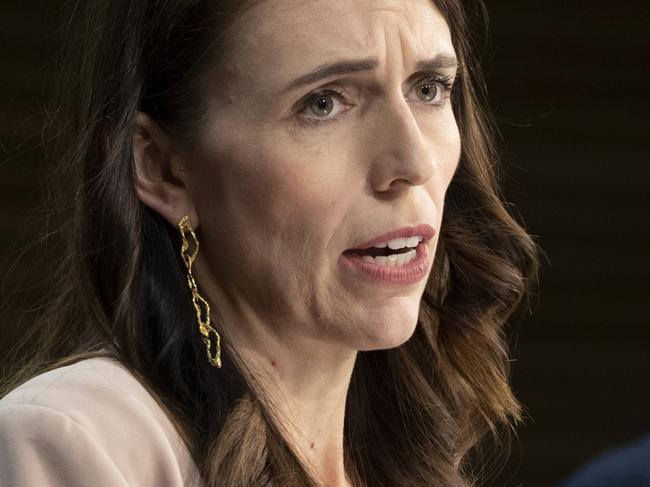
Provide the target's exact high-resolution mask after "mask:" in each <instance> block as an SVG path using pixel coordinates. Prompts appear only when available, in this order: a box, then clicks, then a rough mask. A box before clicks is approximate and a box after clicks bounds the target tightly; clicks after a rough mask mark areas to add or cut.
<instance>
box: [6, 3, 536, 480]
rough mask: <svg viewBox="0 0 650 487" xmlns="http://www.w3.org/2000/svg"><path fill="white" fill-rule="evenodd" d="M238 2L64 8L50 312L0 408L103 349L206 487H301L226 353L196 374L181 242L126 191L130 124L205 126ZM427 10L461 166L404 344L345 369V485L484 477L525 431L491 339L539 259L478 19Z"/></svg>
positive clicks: (278, 432)
mask: <svg viewBox="0 0 650 487" xmlns="http://www.w3.org/2000/svg"><path fill="white" fill-rule="evenodd" d="M75 3H76V5H74V4H75ZM254 3H256V2H254V1H242V0H240V1H237V0H227V1H222V0H220V1H214V0H210V1H207V0H183V1H180V0H97V1H94V2H73V3H72V4H71V8H70V11H71V15H70V20H69V29H68V31H69V34H68V38H67V46H68V48H67V49H66V51H65V52H66V54H65V56H66V57H65V62H64V64H63V65H62V68H61V70H60V71H61V80H60V83H59V98H58V101H57V104H56V106H55V107H54V108H55V109H54V112H55V113H56V114H57V115H58V116H59V117H60V119H61V122H60V123H59V124H57V125H56V129H57V131H58V133H57V137H56V140H57V142H58V144H59V145H60V147H59V149H58V152H57V159H59V160H60V164H59V165H58V166H57V168H56V169H54V170H53V171H52V174H53V176H56V178H55V179H54V182H53V185H52V187H51V191H50V196H51V205H52V206H51V207H52V208H55V209H57V211H58V215H59V219H58V221H60V225H58V228H59V229H58V231H57V234H56V235H55V238H60V241H61V242H64V243H65V249H64V251H63V252H61V254H62V255H61V259H60V263H59V266H58V271H57V272H56V273H55V277H54V279H56V283H54V282H53V283H52V284H53V285H52V289H53V294H52V298H51V302H50V304H49V307H48V309H47V311H46V312H43V313H42V314H41V315H40V318H39V319H38V320H37V322H36V323H34V324H33V325H32V326H30V327H29V329H28V330H27V331H26V332H25V334H24V335H23V338H22V341H21V343H19V344H17V346H16V347H15V348H14V353H13V355H12V356H11V357H10V358H9V359H6V363H7V364H8V365H9V366H11V368H9V369H7V370H8V371H9V374H6V373H5V374H4V375H5V377H4V378H3V383H2V386H1V388H0V395H4V394H6V393H7V392H8V391H9V390H10V389H11V388H13V387H15V386H16V385H18V384H20V383H22V382H24V381H25V380H27V379H28V378H30V377H32V376H34V375H36V374H38V373H40V372H43V371H45V370H47V369H51V368H54V367H58V366H61V365H64V364H66V363H72V362H74V361H77V360H79V359H82V358H86V357H90V356H98V355H109V356H112V357H114V358H116V359H118V360H120V361H121V362H122V363H123V364H125V365H126V366H127V367H128V368H129V369H130V370H132V371H133V373H134V374H135V375H136V376H137V377H138V378H139V379H140V380H141V381H142V383H143V385H145V386H146V387H147V388H148V389H149V390H150V391H151V392H152V394H153V395H154V396H155V397H156V399H157V400H158V401H159V403H160V404H161V406H162V407H163V408H164V409H165V411H166V413H167V414H168V415H169V417H170V419H171V420H172V422H173V423H174V425H175V426H176V428H177V429H178V431H179V433H180V434H181V436H182V438H183V439H184V441H185V442H186V444H187V446H188V448H189V449H190V451H191V453H192V455H193V457H194V459H195V461H196V463H197V465H198V466H199V469H200V471H201V474H202V476H203V479H204V481H205V483H206V485H207V486H214V487H216V486H223V485H228V486H264V485H269V486H270V485H273V486H283V487H284V486H296V487H298V486H300V487H307V486H313V487H316V486H317V485H319V484H318V481H317V479H316V478H314V475H313V473H311V472H310V471H309V470H308V468H306V467H305V465H304V464H303V462H302V461H301V457H300V454H299V452H297V451H295V450H294V449H293V448H292V446H291V445H290V444H289V443H288V442H287V441H286V440H285V438H286V434H285V432H284V431H283V430H282V429H281V427H280V426H279V424H278V422H277V421H276V420H275V419H274V418H275V414H274V409H273V407H272V406H271V403H270V401H268V398H265V397H264V395H263V393H262V392H261V388H259V387H258V385H256V384H255V383H254V382H253V381H252V380H251V379H250V375H249V374H246V369H245V365H244V364H243V363H242V361H241V360H239V359H238V357H237V354H236V352H235V351H234V350H232V349H231V348H229V347H228V344H227V343H224V344H223V345H222V360H223V366H222V368H220V369H216V368H214V367H212V366H211V365H210V364H209V363H208V362H207V361H206V358H205V347H204V344H203V343H202V342H201V340H200V337H199V336H197V334H196V330H195V327H194V326H193V323H194V319H195V317H194V312H195V311H194V309H193V307H192V303H191V300H190V299H189V291H188V288H187V283H186V281H185V276H184V274H183V262H182V261H181V258H180V256H179V252H178V249H179V248H180V239H179V235H178V231H177V229H175V228H172V227H171V226H170V225H169V224H168V223H167V222H166V221H165V220H163V219H162V218H161V217H160V216H159V215H158V214H157V213H155V212H154V211H152V210H150V209H148V208H147V207H145V206H144V205H143V204H142V203H140V201H139V200H138V199H137V197H136V194H135V191H134V177H135V173H134V165H133V152H132V137H133V126H132V120H133V117H134V114H135V112H136V111H138V110H140V111H144V112H146V113H148V114H150V115H151V116H152V117H155V118H156V120H158V121H160V123H161V125H162V126H163V127H165V129H166V130H169V132H170V133H173V134H176V135H178V136H179V137H180V138H181V139H183V138H184V139H186V140H189V139H190V138H191V137H192V133H193V132H194V130H193V128H195V127H196V125H197V123H199V122H200V120H201V105H200V103H199V100H198V99H197V98H198V95H197V90H195V89H194V87H195V86H196V83H194V81H195V80H198V79H199V78H200V76H201V75H202V73H203V72H204V71H205V69H206V66H207V65H208V64H210V63H214V62H215V60H214V59H213V58H212V57H211V56H208V55H205V53H207V52H215V53H220V52H221V51H223V50H225V49H226V47H225V46H222V44H225V43H224V41H223V38H224V37H225V33H226V32H227V29H228V28H229V27H230V26H231V25H232V24H233V22H235V21H236V20H237V18H238V16H239V15H241V14H242V13H243V12H244V11H245V10H246V9H247V8H249V7H251V6H252V5H253V4H254ZM435 4H436V5H437V7H438V8H439V10H440V11H441V12H442V14H443V16H444V17H445V18H446V19H447V22H448V24H449V26H450V30H451V33H452V39H453V42H454V47H455V49H456V52H457V55H458V57H459V61H460V71H459V76H460V78H459V80H460V81H459V82H460V86H459V88H458V90H457V92H456V94H455V95H454V97H455V98H454V100H453V103H454V110H455V113H456V118H457V120H458V124H459V128H460V131H461V140H462V154H461V160H460V164H459V166H458V169H457V171H456V174H455V175H454V179H453V180H452V182H451V185H450V186H449V189H448V192H447V196H446V200H445V212H444V218H443V223H442V227H441V233H440V239H439V244H438V248H437V252H436V256H435V260H434V268H433V270H432V272H431V275H430V278H429V281H428V283H427V288H426V291H425V294H424V296H423V298H422V301H421V305H420V318H419V321H418V325H417V328H416V331H415V333H414V335H413V336H412V337H411V339H410V340H408V341H407V342H406V343H404V344H403V345H402V346H399V347H397V348H394V349H389V350H380V351H371V352H360V353H359V355H358V357H357V362H356V365H355V369H354V371H353V375H352V379H351V384H350V388H349V392H348V397H347V406H346V417H345V455H346V457H345V463H346V465H345V467H346V470H348V471H349V472H350V475H351V479H352V481H353V483H354V485H355V486H368V487H381V486H385V487H396V486H399V487H423V486H431V485H435V486H441V487H442V486H446V487H461V486H470V485H474V484H475V483H476V482H478V481H480V480H483V479H481V478H480V476H479V474H478V472H480V471H483V472H485V470H486V469H485V465H484V462H485V461H486V458H485V457H484V455H482V454H481V447H482V445H484V442H485V441H486V440H490V439H491V440H494V441H496V443H497V444H498V445H499V448H504V445H503V443H504V442H503V441H502V436H504V435H506V436H508V434H509V433H510V432H511V431H512V430H513V428H514V425H516V423H517V422H519V421H520V420H521V419H522V407H521V405H520V404H519V403H518V401H517V399H516V398H515V397H514V395H513V392H512V390H511V388H510V385H509V350H508V342H507V336H506V325H507V320H508V319H509V318H510V317H511V316H513V313H514V312H515V311H516V310H517V309H518V307H519V305H520V303H521V301H522V299H523V298H524V297H525V296H526V295H527V294H528V293H529V292H530V290H531V287H532V285H533V284H534V283H535V281H536V278H537V271H538V248H537V246H536V244H535V243H534V241H533V240H532V238H531V236H529V235H528V234H527V233H526V231H525V230H524V229H523V227H522V226H521V225H520V224H519V223H518V222H517V221H515V219H514V218H513V216H512V215H511V214H510V213H509V211H508V209H507V207H506V204H505V203H504V201H503V197H502V195H501V194H500V190H499V180H498V175H497V174H496V173H495V161H498V154H497V151H496V150H495V137H496V132H495V129H494V123H493V121H492V120H491V118H490V115H489V112H488V111H487V109H486V108H485V107H486V94H485V88H484V84H483V81H482V79H481V75H480V70H479V66H478V65H477V62H476V57H475V54H474V48H473V44H472V42H471V38H472V36H470V30H471V29H472V28H473V27H472V26H473V25H474V23H477V22H476V21H477V19H479V20H480V18H481V17H482V16H483V15H484V14H485V12H484V8H483V6H482V4H481V3H480V2H460V1H459V0H435ZM81 41H83V42H81ZM220 49H221V51H220ZM70 187H74V188H75V191H74V194H72V195H70V194H67V193H69V191H67V188H70ZM64 188H66V190H64ZM54 284H56V285H54ZM505 443H506V444H507V441H506V442H505Z"/></svg>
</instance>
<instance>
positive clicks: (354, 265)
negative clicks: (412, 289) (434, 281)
mask: <svg viewBox="0 0 650 487" xmlns="http://www.w3.org/2000/svg"><path fill="white" fill-rule="evenodd" d="M416 252H417V255H416V256H415V259H413V260H412V261H411V262H409V263H408V264H404V265H401V266H387V265H381V264H376V263H374V262H368V261H366V260H363V259H362V258H361V256H359V255H356V254H342V255H341V264H342V265H343V267H344V268H345V269H347V270H348V271H351V272H352V273H354V274H355V275H357V276H359V277H361V278H363V279H366V280H368V281H371V282H380V283H387V284H414V283H416V282H420V281H421V280H422V279H424V278H425V277H426V276H427V275H428V274H429V251H428V248H427V246H426V244H425V243H424V242H420V244H419V245H418V246H417V247H416Z"/></svg>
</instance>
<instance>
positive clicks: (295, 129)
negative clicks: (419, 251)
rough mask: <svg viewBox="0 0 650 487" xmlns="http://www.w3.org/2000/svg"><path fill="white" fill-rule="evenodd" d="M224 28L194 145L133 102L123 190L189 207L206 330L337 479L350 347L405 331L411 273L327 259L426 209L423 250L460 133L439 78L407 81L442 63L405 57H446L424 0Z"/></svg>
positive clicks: (411, 303) (384, 341) (290, 4)
mask: <svg viewBox="0 0 650 487" xmlns="http://www.w3.org/2000/svg"><path fill="white" fill-rule="evenodd" d="M230 41H231V43H230V44H231V46H233V49H234V50H233V51H232V55H231V56H230V57H229V58H228V59H227V60H226V62H225V64H223V65H222V66H220V67H219V69H218V70H217V71H216V72H215V73H214V74H213V75H212V76H211V77H210V79H209V82H208V83H207V85H206V86H205V91H204V96H205V103H206V107H207V109H208V117H207V120H206V124H205V126H204V127H203V131H202V134H201V137H200V142H199V144H200V147H198V149H199V150H198V153H199V154H200V157H198V158H193V159H191V158H189V157H188V156H187V155H186V154H185V153H184V152H183V151H182V150H181V149H179V147H180V144H176V143H175V141H173V140H170V139H169V138H168V137H167V136H166V134H165V133H164V132H162V131H161V130H160V128H159V127H158V126H157V125H156V123H155V121H153V120H152V119H151V118H150V117H148V116H147V115H145V114H142V113H139V114H138V115H137V117H136V132H135V136H134V155H135V161H136V169H137V174H138V181H137V193H138V197H139V198H140V200H141V201H142V202H143V203H144V204H146V205H148V206H150V207H151V208H153V209H154V210H156V211H158V212H159V213H160V214H161V215H162V216H163V217H165V218H166V219H167V220H168V221H169V222H170V223H171V224H172V225H174V226H176V225H177V223H178V220H179V219H180V218H181V217H182V216H183V215H186V214H187V215H189V216H190V219H191V222H192V225H193V226H194V227H195V228H197V229H198V230H197V233H198V237H199V241H200V245H201V247H200V251H199V258H198V260H197V263H196V264H195V277H196V279H197V281H198V283H199V287H200V289H201V293H202V294H203V296H204V297H205V298H206V299H207V300H208V302H210V303H211V305H212V308H213V310H216V311H217V314H218V316H219V318H218V320H216V323H215V327H216V328H217V329H218V330H219V331H220V332H222V333H223V334H222V346H223V343H224V340H226V338H223V336H226V337H227V342H228V343H229V344H230V345H231V346H232V347H233V348H234V349H235V350H237V352H238V353H240V354H241V356H242V358H243V359H244V361H245V363H246V364H247V366H248V367H249V368H251V369H252V370H253V371H254V372H255V374H256V377H257V378H258V380H260V381H261V382H262V384H263V385H264V387H265V390H266V391H267V392H268V393H269V396H270V397H271V398H272V399H273V401H274V402H275V403H276V404H277V406H278V407H279V409H280V413H281V421H282V422H283V424H284V425H286V426H287V428H288V431H289V432H290V436H291V441H293V442H295V444H296V445H297V447H298V449H299V451H301V452H302V454H303V455H304V458H305V460H306V461H307V462H308V463H309V464H310V465H311V466H312V467H313V468H314V470H315V472H316V474H317V475H318V478H319V479H322V481H323V485H328V486H346V485H351V484H350V483H349V480H348V478H347V476H346V472H345V469H344V466H343V465H344V463H343V419H344V411H345V400H346V393H347V390H348V386H349V380H350V377H351V374H352V370H353V367H354V363H355V359H356V355H357V352H358V351H363V350H378V349H387V348H391V347H397V346H399V345H401V344H402V343H404V342H405V341H407V340H408V339H409V338H410V337H411V335H412V334H413V332H414V329H415V326H416V323H417V318H418V311H419V302H420V298H421V296H422V293H423V291H424V287H425V282H426V280H425V279H423V280H422V281H421V282H418V283H415V284H406V285H405V284H401V285H396V284H381V283H373V282H369V281H364V280H361V279H359V278H358V277H355V276H353V275H352V274H351V273H349V272H347V271H345V269H344V268H343V267H342V266H341V265H340V261H339V259H340V257H341V254H342V252H343V251H345V250H346V249H350V248H352V247H354V246H355V244H359V243H362V242H365V241H367V240H370V239H371V238H374V237H376V236H378V235H380V234H383V233H385V232H387V231H390V230H394V229H397V228H401V227H403V226H407V225H414V224H419V223H428V224H430V225H431V226H432V227H433V228H434V229H436V232H437V234H436V237H434V239H432V240H431V241H429V243H428V249H429V259H430V260H433V256H434V254H435V249H436V246H437V241H438V238H437V235H438V234H439V232H440V223H441V220H442V214H443V204H444V197H445V193H446V190H447V187H448V185H449V183H450V181H451V179H452V177H453V174H454V172H455V170H456V167H457V165H458V160H459V156H460V136H459V132H458V127H457V124H456V121H455V118H454V114H453V111H452V107H451V103H450V102H449V100H448V99H447V93H446V92H445V93H444V94H443V96H442V97H441V98H440V99H439V100H438V101H436V100H433V101H427V100H426V99H423V98H422V84H423V83H424V84H426V83H425V81H426V80H427V79H430V78H431V77H432V75H437V76H441V77H452V78H453V77H454V76H455V73H456V69H455V68H454V67H446V68H442V69H440V70H438V71H436V72H435V73H433V72H422V71H418V70H417V69H416V68H415V64H416V63H417V62H418V61H420V60H424V59H429V58H431V57H433V56H436V55H439V54H440V55H446V56H449V57H453V56H454V50H453V46H452V42H451V37H450V33H449V29H448V26H447V25H446V23H445V21H444V19H443V17H442V15H441V14H440V12H439V11H438V10H437V9H436V7H435V6H433V5H432V3H431V2H430V1H429V0H403V1H395V0H392V1H390V0H355V1H354V2H350V1H347V0H306V1H301V2H295V1H294V0H268V1H266V2H264V3H262V4H261V5H259V6H257V7H255V8H253V9H252V10H250V11H249V12H247V13H246V14H245V16H244V17H243V18H242V19H241V20H240V21H239V22H238V23H237V24H236V25H235V27H234V28H233V30H232V32H231V37H230ZM366 57H376V58H377V60H378V61H379V65H378V66H377V67H376V68H374V69H372V70H370V71H363V72H358V73H351V74H343V75H335V76H331V77H329V78H326V79H324V80H320V81H317V82H315V83H312V84H310V85H307V86H302V87H300V88H296V89H294V90H292V91H288V92H285V91H283V90H284V88H285V87H286V85H287V84H288V83H289V82H290V81H291V80H293V79H294V78H297V77H298V76H300V75H303V74H305V73H307V72H309V71H312V70H313V69H314V68H316V67H317V66H320V65H321V64H324V63H327V62H335V61H339V60H341V59H357V58H366ZM327 89H335V90H337V91H340V92H341V93H342V95H341V96H338V95H334V96H332V97H331V98H328V100H331V103H332V105H330V107H331V112H330V113H329V114H327V113H325V114H324V113H323V111H322V110H321V111H318V103H317V102H313V103H311V105H309V104H307V102H306V100H305V99H306V98H307V97H308V95H309V94H311V93H314V92H318V91H323V90H327ZM439 89H440V90H443V91H444V89H443V88H442V86H440V87H439ZM321 106H322V105H321ZM311 108H315V109H316V112H314V111H312V110H311ZM307 119H309V120H311V121H312V123H311V124H307V122H308V121H309V120H307ZM325 119H327V120H331V121H332V122H331V123H325V122H324V121H323V120H325ZM217 373H218V372H217Z"/></svg>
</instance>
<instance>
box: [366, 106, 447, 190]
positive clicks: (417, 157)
mask: <svg viewBox="0 0 650 487" xmlns="http://www.w3.org/2000/svg"><path fill="white" fill-rule="evenodd" d="M375 115H376V118H375V120H376V121H375V122H374V124H373V126H374V127H375V130H373V131H372V132H373V133H372V134H367V135H371V142H370V147H371V169H370V184H371V185H372V188H373V189H374V190H375V191H376V192H386V191H403V190H405V189H407V188H409V187H411V186H417V185H421V184H424V183H426V182H427V181H429V180H430V179H431V178H432V177H433V175H434V169H435V155H434V150H433V147H432V143H431V140H430V138H429V139H427V137H426V136H425V134H424V133H423V131H422V127H421V126H420V125H419V124H418V120H417V118H416V116H415V114H414V113H413V110H412V108H411V107H410V106H409V104H408V102H407V101H406V100H405V99H404V97H403V96H400V95H396V96H394V97H392V98H391V99H390V100H386V101H385V102H384V103H383V104H382V108H381V109H380V110H378V112H377V113H376V114H375Z"/></svg>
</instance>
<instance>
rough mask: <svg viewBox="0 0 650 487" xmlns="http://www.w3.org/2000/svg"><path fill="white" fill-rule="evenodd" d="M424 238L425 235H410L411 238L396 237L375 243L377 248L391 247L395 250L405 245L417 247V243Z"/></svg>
mask: <svg viewBox="0 0 650 487" xmlns="http://www.w3.org/2000/svg"><path fill="white" fill-rule="evenodd" d="M422 240H424V239H423V237H420V236H417V237H410V238H395V239H393V240H389V241H388V242H384V243H380V244H377V245H375V248H376V249H383V248H386V247H388V248H390V249H393V250H396V249H403V248H404V247H417V245H418V244H419V243H420V242H421V241H422Z"/></svg>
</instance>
